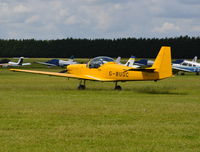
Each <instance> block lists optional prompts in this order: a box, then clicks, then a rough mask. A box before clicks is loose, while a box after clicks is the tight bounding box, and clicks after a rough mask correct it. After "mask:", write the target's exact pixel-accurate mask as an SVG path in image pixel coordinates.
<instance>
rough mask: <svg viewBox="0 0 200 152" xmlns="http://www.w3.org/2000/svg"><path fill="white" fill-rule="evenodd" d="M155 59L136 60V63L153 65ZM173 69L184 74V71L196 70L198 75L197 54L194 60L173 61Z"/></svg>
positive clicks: (199, 67)
mask: <svg viewBox="0 0 200 152" xmlns="http://www.w3.org/2000/svg"><path fill="white" fill-rule="evenodd" d="M153 63H154V61H152V60H147V59H141V60H139V61H135V62H134V64H136V65H138V66H141V67H142V66H148V67H149V66H152V65H153ZM172 69H173V73H178V72H179V71H180V72H182V73H181V74H182V75H183V74H184V72H194V73H196V75H199V73H200V63H198V62H197V56H195V57H194V58H193V59H192V61H188V60H182V59H178V60H175V61H172Z"/></svg>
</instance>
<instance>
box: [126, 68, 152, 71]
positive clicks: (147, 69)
mask: <svg viewBox="0 0 200 152" xmlns="http://www.w3.org/2000/svg"><path fill="white" fill-rule="evenodd" d="M127 71H142V72H154V71H155V69H151V68H144V69H142V68H137V69H129V70H127Z"/></svg>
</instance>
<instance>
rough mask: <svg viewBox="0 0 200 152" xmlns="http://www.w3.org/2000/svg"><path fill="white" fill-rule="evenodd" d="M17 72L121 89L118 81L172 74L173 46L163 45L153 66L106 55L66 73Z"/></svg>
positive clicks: (82, 85) (69, 68)
mask: <svg viewBox="0 0 200 152" xmlns="http://www.w3.org/2000/svg"><path fill="white" fill-rule="evenodd" d="M10 70H11V71H17V72H28V73H35V74H44V75H51V76H60V77H67V78H75V79H80V80H81V81H80V84H79V86H78V89H80V90H83V89H85V81H86V80H93V81H102V82H115V89H116V90H121V86H119V85H117V83H118V82H124V81H147V80H149V81H150V80H152V81H157V80H161V79H165V78H168V77H171V76H172V65H171V48H170V47H167V46H163V47H161V49H160V52H159V53H158V55H157V57H156V59H155V62H154V64H153V66H152V67H149V68H132V67H128V66H125V65H121V64H118V63H116V62H115V61H114V60H113V59H112V58H110V57H106V56H100V57H96V58H94V59H92V60H90V61H89V62H88V63H87V64H72V65H68V66H67V67H66V70H65V72H66V73H56V72H45V71H33V70H21V69H10Z"/></svg>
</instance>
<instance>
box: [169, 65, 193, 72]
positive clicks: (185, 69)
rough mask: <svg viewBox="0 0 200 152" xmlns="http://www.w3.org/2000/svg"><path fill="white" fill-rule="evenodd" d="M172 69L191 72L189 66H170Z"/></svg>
mask: <svg viewBox="0 0 200 152" xmlns="http://www.w3.org/2000/svg"><path fill="white" fill-rule="evenodd" d="M172 68H173V70H177V71H184V72H193V71H192V70H191V69H189V68H180V67H175V66H172Z"/></svg>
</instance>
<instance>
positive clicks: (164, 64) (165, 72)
mask: <svg viewBox="0 0 200 152" xmlns="http://www.w3.org/2000/svg"><path fill="white" fill-rule="evenodd" d="M151 68H152V69H155V72H158V73H159V79H164V78H168V77H171V76H172V63H171V47H168V46H163V47H161V49H160V52H159V53H158V55H157V57H156V59H155V62H154V64H153V66H152V67H151Z"/></svg>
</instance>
